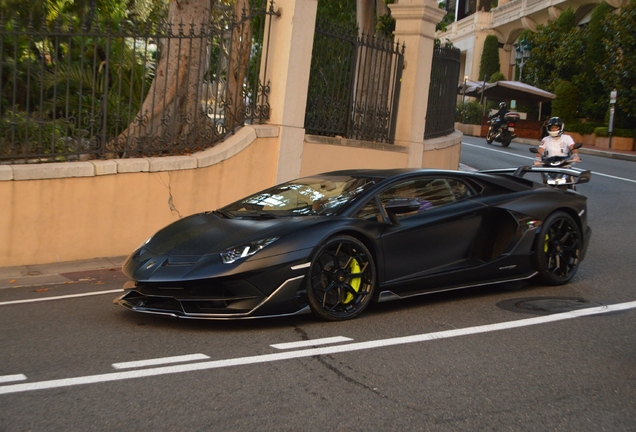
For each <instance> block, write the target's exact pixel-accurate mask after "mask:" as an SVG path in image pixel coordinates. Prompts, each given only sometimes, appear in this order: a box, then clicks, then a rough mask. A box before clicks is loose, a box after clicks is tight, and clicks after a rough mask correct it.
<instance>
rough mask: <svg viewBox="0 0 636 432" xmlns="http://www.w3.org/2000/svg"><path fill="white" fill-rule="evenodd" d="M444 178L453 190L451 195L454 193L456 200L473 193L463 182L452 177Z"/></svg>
mask: <svg viewBox="0 0 636 432" xmlns="http://www.w3.org/2000/svg"><path fill="white" fill-rule="evenodd" d="M446 180H447V181H448V185H449V186H450V188H451V190H452V191H453V195H455V200H456V201H461V200H463V199H466V198H469V197H471V196H472V195H473V191H472V190H471V189H470V188H469V187H468V186H466V184H465V183H464V182H461V181H459V180H457V179H452V178H451V179H446Z"/></svg>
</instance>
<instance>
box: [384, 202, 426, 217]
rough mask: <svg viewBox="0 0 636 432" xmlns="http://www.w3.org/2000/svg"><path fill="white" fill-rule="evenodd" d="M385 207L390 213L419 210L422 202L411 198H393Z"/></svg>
mask: <svg viewBox="0 0 636 432" xmlns="http://www.w3.org/2000/svg"><path fill="white" fill-rule="evenodd" d="M384 208H385V209H386V211H388V212H389V213H393V214H404V213H410V212H414V211H417V210H419V209H420V202H419V201H418V200H416V199H411V198H393V199H392V200H389V201H388V202H387V203H386V204H385V205H384Z"/></svg>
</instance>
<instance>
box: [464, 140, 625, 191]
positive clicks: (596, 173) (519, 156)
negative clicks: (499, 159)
mask: <svg viewBox="0 0 636 432" xmlns="http://www.w3.org/2000/svg"><path fill="white" fill-rule="evenodd" d="M462 145H465V146H469V147H477V148H479V149H481V150H488V151H493V152H497V153H503V154H506V155H508V156H515V157H518V158H522V159H532V160H534V156H521V155H518V154H514V153H510V152H506V151H503V150H497V149H493V148H488V147H482V146H480V145H476V144H469V143H465V142H462ZM573 169H576V170H578V171H583V170H581V169H577V168H573ZM592 175H599V176H602V177H608V178H612V179H616V180H623V181H626V182H630V183H636V180H632V179H628V178H624V177H616V176H613V175H609V174H603V173H601V172H598V171H592Z"/></svg>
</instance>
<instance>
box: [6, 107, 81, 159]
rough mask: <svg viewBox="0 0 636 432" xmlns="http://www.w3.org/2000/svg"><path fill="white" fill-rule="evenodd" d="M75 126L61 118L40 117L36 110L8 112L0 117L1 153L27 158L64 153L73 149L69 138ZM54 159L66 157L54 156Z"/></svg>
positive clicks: (73, 146) (73, 144) (73, 143)
mask: <svg viewBox="0 0 636 432" xmlns="http://www.w3.org/2000/svg"><path fill="white" fill-rule="evenodd" d="M73 134H74V128H73V127H72V126H71V125H69V124H66V123H65V122H64V121H62V120H55V121H52V120H47V119H43V118H39V115H38V114H37V113H32V114H31V115H29V116H27V114H26V113H24V112H16V113H13V112H7V113H5V115H4V116H3V117H2V118H0V152H2V153H3V154H12V153H13V154H17V155H24V156H26V157H29V156H30V155H39V154H52V155H53V154H64V153H72V152H74V151H76V149H75V142H74V140H72V139H70V138H69V137H70V136H72V135H73ZM56 160H59V161H64V160H66V159H65V158H64V157H62V156H57V157H56Z"/></svg>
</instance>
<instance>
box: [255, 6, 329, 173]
mask: <svg viewBox="0 0 636 432" xmlns="http://www.w3.org/2000/svg"><path fill="white" fill-rule="evenodd" d="M317 7H318V0H276V1H275V3H274V8H275V9H277V10H278V11H279V12H280V16H278V17H276V16H274V17H272V22H271V26H272V27H271V33H270V35H269V38H270V40H269V41H267V40H266V41H265V42H264V46H268V45H267V44H269V53H268V60H267V79H269V80H271V89H270V94H269V102H270V106H271V113H270V119H269V123H270V124H273V125H277V126H279V127H280V135H279V137H278V138H279V143H280V147H279V153H278V169H277V174H276V179H275V182H276V183H280V182H283V181H287V180H291V179H294V178H296V177H299V176H300V169H301V162H302V153H303V141H304V138H305V109H306V106H307V89H308V87H309V69H310V67H311V51H312V48H313V43H314V29H315V27H316V10H317ZM265 25H266V26H267V25H269V22H266V23H265Z"/></svg>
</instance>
